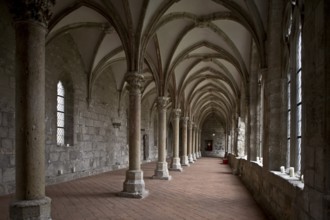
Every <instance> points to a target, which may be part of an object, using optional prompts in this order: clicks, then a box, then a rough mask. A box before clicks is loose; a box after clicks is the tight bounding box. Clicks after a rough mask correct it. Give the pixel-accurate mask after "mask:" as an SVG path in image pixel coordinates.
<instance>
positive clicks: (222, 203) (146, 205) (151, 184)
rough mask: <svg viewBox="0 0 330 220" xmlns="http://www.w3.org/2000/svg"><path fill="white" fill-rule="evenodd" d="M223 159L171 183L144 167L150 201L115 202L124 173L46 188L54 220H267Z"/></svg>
mask: <svg viewBox="0 0 330 220" xmlns="http://www.w3.org/2000/svg"><path fill="white" fill-rule="evenodd" d="M221 162H222V161H221V159H216V158H201V159H198V160H197V162H196V163H194V164H193V165H192V166H190V167H185V168H184V172H181V173H180V172H170V174H171V175H172V177H173V179H172V180H171V181H164V180H154V179H151V178H150V177H151V176H152V175H153V172H154V168H155V166H156V165H155V163H148V164H144V165H142V169H143V171H144V177H145V183H146V188H147V189H148V190H149V191H150V194H149V196H148V197H146V198H145V199H142V200H139V199H129V198H121V197H116V193H117V192H119V191H121V190H122V184H123V181H124V179H125V170H118V171H113V172H108V173H104V174H100V175H96V176H93V177H86V178H82V179H79V180H74V181H70V182H66V183H60V184H56V185H51V186H48V187H47V195H48V196H49V197H51V198H52V217H53V220H66V219H69V220H82V219H88V220H90V219H91V220H97V219H100V220H101V219H143V220H144V219H189V220H191V219H225V220H229V219H238V220H240V219H246V220H251V219H253V220H258V219H266V216H265V215H264V213H263V212H262V210H261V209H260V207H259V206H258V205H257V204H256V202H255V201H254V200H253V198H252V196H251V195H250V193H249V192H248V191H247V189H246V188H245V187H244V186H243V185H242V183H241V181H240V180H239V178H238V177H237V176H234V175H232V174H231V169H230V168H229V166H228V165H224V164H221ZM11 197H12V196H5V197H0V219H8V207H9V201H10V199H11Z"/></svg>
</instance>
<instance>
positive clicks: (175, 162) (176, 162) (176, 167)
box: [171, 109, 182, 171]
mask: <svg viewBox="0 0 330 220" xmlns="http://www.w3.org/2000/svg"><path fill="white" fill-rule="evenodd" d="M180 113H181V109H174V110H173V125H174V126H173V127H174V129H173V139H174V140H173V142H174V153H173V154H174V155H173V159H172V164H171V170H172V171H182V167H181V163H180V158H179V123H180Z"/></svg>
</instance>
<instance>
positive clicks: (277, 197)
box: [228, 154, 304, 220]
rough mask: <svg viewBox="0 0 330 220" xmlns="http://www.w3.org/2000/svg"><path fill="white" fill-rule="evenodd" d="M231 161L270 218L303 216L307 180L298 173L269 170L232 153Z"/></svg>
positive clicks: (296, 217)
mask: <svg viewBox="0 0 330 220" xmlns="http://www.w3.org/2000/svg"><path fill="white" fill-rule="evenodd" d="M228 159H229V164H230V166H231V167H232V169H233V173H234V174H236V175H238V176H239V177H240V178H241V180H242V181H243V183H244V184H245V186H246V187H247V188H248V190H249V191H250V192H251V194H252V196H253V197H254V198H255V200H256V201H257V202H258V203H259V205H260V206H261V207H262V208H263V209H264V211H265V213H267V215H268V217H269V219H281V220H282V219H283V220H285V219H302V218H301V217H300V216H301V213H302V211H301V210H302V209H301V207H302V199H303V187H304V184H303V183H302V182H301V181H299V180H298V179H297V178H295V177H289V175H287V174H281V173H280V172H270V171H266V170H265V169H264V168H263V167H262V166H261V165H260V164H257V163H255V162H249V161H247V160H245V159H239V158H236V157H235V156H233V155H232V154H230V155H229V156H228Z"/></svg>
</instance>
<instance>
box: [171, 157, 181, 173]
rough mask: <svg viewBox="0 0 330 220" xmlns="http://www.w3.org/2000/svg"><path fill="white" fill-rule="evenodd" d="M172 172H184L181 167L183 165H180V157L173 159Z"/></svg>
mask: <svg viewBox="0 0 330 220" xmlns="http://www.w3.org/2000/svg"><path fill="white" fill-rule="evenodd" d="M170 170H171V171H179V172H182V167H181V164H180V158H179V157H176V158H173V161H172V165H171V168H170Z"/></svg>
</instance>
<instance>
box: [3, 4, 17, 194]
mask: <svg viewBox="0 0 330 220" xmlns="http://www.w3.org/2000/svg"><path fill="white" fill-rule="evenodd" d="M0 14H1V19H0V30H1V34H0V195H2V194H7V193H11V192H13V191H14V190H15V121H14V115H15V114H14V111H15V101H14V100H15V99H14V97H15V33H14V29H13V26H12V21H11V17H10V14H9V12H8V11H7V8H6V7H5V5H4V3H3V2H0Z"/></svg>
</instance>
